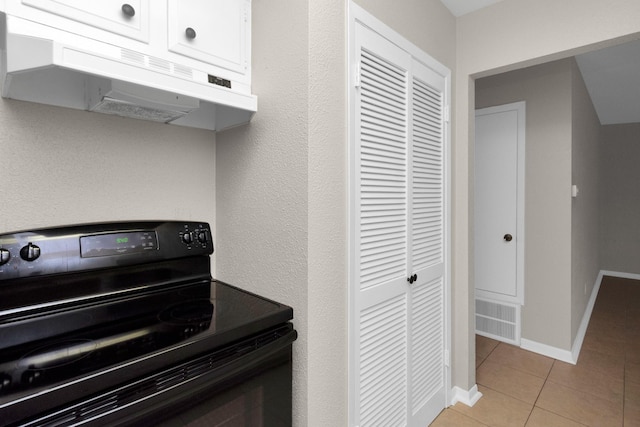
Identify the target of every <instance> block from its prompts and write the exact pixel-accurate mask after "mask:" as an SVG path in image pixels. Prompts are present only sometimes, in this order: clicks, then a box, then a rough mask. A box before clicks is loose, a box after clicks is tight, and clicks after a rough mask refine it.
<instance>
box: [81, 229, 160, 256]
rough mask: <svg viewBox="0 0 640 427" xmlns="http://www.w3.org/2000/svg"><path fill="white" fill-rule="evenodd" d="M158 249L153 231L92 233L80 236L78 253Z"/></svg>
mask: <svg viewBox="0 0 640 427" xmlns="http://www.w3.org/2000/svg"><path fill="white" fill-rule="evenodd" d="M157 249H158V236H157V235H156V232H155V231H132V232H126V233H106V234H104V233H103V234H94V235H90V236H82V237H80V255H81V256H82V257H83V258H92V257H101V256H112V255H125V254H132V253H140V252H146V251H153V250H157Z"/></svg>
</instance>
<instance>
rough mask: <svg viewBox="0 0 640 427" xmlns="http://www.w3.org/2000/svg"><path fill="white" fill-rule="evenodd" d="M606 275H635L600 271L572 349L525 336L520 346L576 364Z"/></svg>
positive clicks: (638, 277) (639, 276) (627, 276)
mask: <svg viewBox="0 0 640 427" xmlns="http://www.w3.org/2000/svg"><path fill="white" fill-rule="evenodd" d="M604 276H618V277H626V278H634V277H631V276H634V275H631V274H627V273H614V272H611V271H604V270H600V273H598V277H597V278H596V282H595V284H594V285H593V289H592V291H591V296H590V297H589V302H588V303H587V307H586V309H585V310H584V315H583V316H582V321H581V322H580V326H579V327H578V332H577V333H576V339H575V340H574V341H573V345H572V346H571V351H569V350H563V349H561V348H557V347H552V346H550V345H546V344H542V343H539V342H536V341H531V340H528V339H525V338H522V339H521V340H520V347H521V348H522V349H524V350H529V351H533V352H534V353H538V354H542V355H543V356H548V357H552V358H554V359H557V360H561V361H563V362H567V363H571V364H572V365H575V364H576V363H577V362H578V357H579V356H580V349H581V348H582V343H583V342H584V337H585V335H586V333H587V327H588V326H589V320H590V319H591V313H593V306H594V305H595V303H596V298H597V296H598V291H599V290H600V284H601V283H602V278H603V277H604ZM635 276H636V277H635V278H637V279H639V280H640V275H635Z"/></svg>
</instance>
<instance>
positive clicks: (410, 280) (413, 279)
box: [407, 274, 418, 284]
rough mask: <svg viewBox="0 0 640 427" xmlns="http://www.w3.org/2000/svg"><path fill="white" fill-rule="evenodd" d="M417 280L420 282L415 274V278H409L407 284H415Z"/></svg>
mask: <svg viewBox="0 0 640 427" xmlns="http://www.w3.org/2000/svg"><path fill="white" fill-rule="evenodd" d="M417 280H418V275H417V274H414V275H413V276H409V277H407V282H409V284H411V283H413V282H415V281H417Z"/></svg>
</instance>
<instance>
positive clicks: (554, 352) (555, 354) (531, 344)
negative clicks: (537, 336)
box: [520, 338, 577, 365]
mask: <svg viewBox="0 0 640 427" xmlns="http://www.w3.org/2000/svg"><path fill="white" fill-rule="evenodd" d="M520 348H522V349H523V350H528V351H532V352H534V353H538V354H541V355H543V356H547V357H551V358H552V359H557V360H561V361H563V362H567V363H571V364H573V365H575V364H576V361H577V359H575V360H574V359H573V354H572V352H571V351H569V350H563V349H561V348H558V347H553V346H550V345H547V344H542V343H540V342H537V341H531V340H528V339H526V338H522V339H521V340H520Z"/></svg>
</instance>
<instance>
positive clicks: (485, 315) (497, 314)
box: [476, 299, 520, 345]
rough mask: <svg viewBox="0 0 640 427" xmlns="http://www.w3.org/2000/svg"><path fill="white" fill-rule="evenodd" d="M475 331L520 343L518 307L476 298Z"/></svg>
mask: <svg viewBox="0 0 640 427" xmlns="http://www.w3.org/2000/svg"><path fill="white" fill-rule="evenodd" d="M476 333H477V334H478V335H483V336H486V337H489V338H494V339H497V340H499V341H504V342H508V343H511V344H516V345H520V307H519V306H518V305H514V304H506V303H504V302H497V301H488V300H481V299H476Z"/></svg>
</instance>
